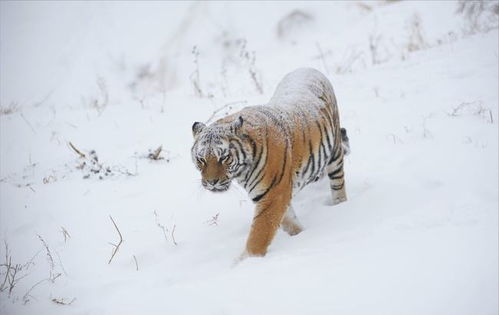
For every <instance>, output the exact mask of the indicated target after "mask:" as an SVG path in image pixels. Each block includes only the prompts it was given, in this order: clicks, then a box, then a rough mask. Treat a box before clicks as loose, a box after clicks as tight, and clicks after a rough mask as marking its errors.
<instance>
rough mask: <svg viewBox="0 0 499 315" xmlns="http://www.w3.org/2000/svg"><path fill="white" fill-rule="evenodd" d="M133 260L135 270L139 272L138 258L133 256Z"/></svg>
mask: <svg viewBox="0 0 499 315" xmlns="http://www.w3.org/2000/svg"><path fill="white" fill-rule="evenodd" d="M133 260H134V261H135V270H137V271H139V263H138V262H137V257H135V255H133Z"/></svg>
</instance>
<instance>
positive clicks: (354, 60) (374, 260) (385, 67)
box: [0, 1, 499, 315]
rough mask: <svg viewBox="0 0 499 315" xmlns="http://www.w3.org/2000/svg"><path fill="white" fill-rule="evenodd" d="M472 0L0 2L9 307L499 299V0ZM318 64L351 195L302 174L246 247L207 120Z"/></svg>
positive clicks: (1, 306)
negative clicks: (334, 105) (282, 221)
mask: <svg viewBox="0 0 499 315" xmlns="http://www.w3.org/2000/svg"><path fill="white" fill-rule="evenodd" d="M460 6H461V3H457V2H450V1H444V2H435V1H421V2H417V1H412V2H397V1H389V2H385V1H379V2H345V3H343V2H329V3H327V2H318V3H313V2H305V3H301V2H273V3H263V2H198V3H186V2H182V3H176V2H140V3H139V2H120V3H114V2H105V3H99V2H90V3H83V2H81V3H80V2H50V3H42V2H1V3H0V9H1V10H0V239H1V240H2V242H1V244H0V285H1V287H0V288H1V289H2V292H0V313H2V314H118V313H120V314H418V315H419V314H452V315H455V314H498V198H499V196H498V195H499V187H498V176H499V175H498V121H499V113H498V98H499V92H498V86H499V82H498V81H499V80H498V77H499V70H498V66H499V63H498V58H499V57H498V50H499V49H498V28H497V26H498V14H499V13H498V12H499V9H498V6H499V3H498V2H497V1H495V2H487V3H485V7H484V8H483V11H480V10H481V9H480V7H479V6H475V7H474V6H473V3H472V2H468V3H467V4H466V5H465V7H464V8H461V7H460ZM460 8H461V9H462V10H460ZM305 66H307V67H315V68H317V69H319V70H320V71H322V72H323V73H324V74H326V75H327V76H328V78H329V79H330V80H331V82H332V83H333V86H334V87H335V91H336V94H337V98H338V102H339V108H340V114H341V121H342V125H343V127H345V128H347V130H348V132H349V136H350V143H351V148H352V154H351V155H350V156H348V158H347V160H346V170H345V171H346V184H347V193H348V196H349V200H348V202H345V203H342V204H340V205H338V206H335V207H331V206H328V205H327V204H328V198H330V193H329V190H328V184H327V181H325V180H324V181H320V182H318V183H316V184H313V185H311V186H309V187H307V188H306V189H305V190H304V191H302V192H301V193H300V195H298V196H297V198H296V199H295V200H294V206H295V211H296V212H297V215H298V217H299V218H300V220H301V222H302V223H303V225H304V227H305V230H304V231H303V232H302V233H301V234H299V235H297V236H294V237H290V236H288V235H287V234H285V233H283V232H281V231H279V232H278V234H277V236H276V238H275V239H274V241H273V243H272V245H271V246H270V248H269V252H268V254H267V255H266V257H264V258H249V259H246V260H244V261H243V262H241V263H239V264H237V265H235V266H234V265H233V262H234V259H235V258H236V257H238V256H239V254H240V253H241V252H242V250H243V247H244V244H245V240H246V237H247V233H248V229H249V225H250V223H251V218H252V215H253V213H252V210H253V205H252V203H251V201H250V200H249V199H248V198H247V195H246V193H245V192H244V191H243V190H242V189H241V188H239V187H237V186H236V185H233V188H231V190H230V191H229V192H227V193H224V194H213V193H210V192H208V191H205V190H204V189H203V188H202V187H201V185H200V180H199V177H200V176H199V174H198V172H197V170H196V169H195V167H194V165H192V162H191V158H190V147H191V145H192V136H191V125H192V123H193V122H194V121H207V120H211V121H212V120H213V118H212V115H213V114H214V113H215V117H221V116H223V115H224V114H226V113H230V112H234V111H237V110H238V109H239V108H242V107H243V106H246V105H249V104H263V103H265V102H266V101H267V100H268V99H269V98H270V96H271V95H272V93H273V90H274V88H275V87H276V85H277V84H278V82H279V80H280V79H281V78H282V77H283V76H284V75H285V74H286V73H288V72H290V71H292V70H294V69H296V68H299V67H305ZM221 108H223V109H221ZM219 109H221V110H219ZM70 142H71V144H72V145H73V146H74V148H75V150H78V151H80V152H81V153H82V154H84V155H85V158H83V157H80V156H79V154H78V153H77V152H76V151H75V150H74V149H72V148H71V147H70V146H69V143H70ZM160 145H161V146H162V151H161V153H160V155H159V157H160V158H162V159H158V160H153V159H150V158H148V157H147V156H148V154H149V153H150V152H153V151H154V150H156V148H158V147H159V146H160ZM92 150H94V151H95V152H94V153H91V151H92ZM153 153H154V152H153ZM95 156H97V157H98V161H96V160H95ZM110 216H111V217H112V219H113V220H114V222H115V223H116V225H117V227H118V229H119V231H120V233H121V234H122V238H123V242H122V243H121V244H120V246H119V250H118V251H117V252H116V253H115V255H114V257H113V258H112V261H111V262H110V263H109V261H110V259H111V255H112V251H113V249H114V246H113V245H111V244H110V243H112V244H115V245H117V244H118V242H119V240H120V238H119V235H118V233H117V230H116V228H115V226H114V225H113V222H112V221H111V218H110ZM6 246H7V250H6ZM9 263H10V267H7V265H9ZM7 270H9V273H8V275H7V274H6V272H7ZM15 272H17V273H16V274H15V275H14V273H15Z"/></svg>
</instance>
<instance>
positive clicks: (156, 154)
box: [147, 145, 163, 161]
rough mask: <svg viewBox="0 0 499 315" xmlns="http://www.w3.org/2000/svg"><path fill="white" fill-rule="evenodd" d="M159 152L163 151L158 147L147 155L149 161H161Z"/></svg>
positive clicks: (161, 147)
mask: <svg viewBox="0 0 499 315" xmlns="http://www.w3.org/2000/svg"><path fill="white" fill-rule="evenodd" d="M161 150H163V146H162V145H160V146H159V147H158V148H157V149H156V150H154V151H153V152H151V153H149V155H148V156H147V157H148V158H149V159H151V160H155V161H157V160H162V159H163V158H162V157H160V156H159V155H160V154H161Z"/></svg>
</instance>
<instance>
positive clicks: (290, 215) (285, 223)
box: [281, 205, 303, 236]
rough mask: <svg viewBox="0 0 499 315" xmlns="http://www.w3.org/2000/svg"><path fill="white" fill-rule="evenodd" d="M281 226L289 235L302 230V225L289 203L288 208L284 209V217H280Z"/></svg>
mask: <svg viewBox="0 0 499 315" xmlns="http://www.w3.org/2000/svg"><path fill="white" fill-rule="evenodd" d="M281 228H282V229H283V230H284V231H286V232H287V233H288V234H289V235H291V236H293V235H296V234H298V233H300V232H301V231H303V227H302V226H301V224H300V222H299V221H298V218H297V217H296V214H295V211H294V210H293V207H292V206H291V205H289V207H288V210H287V211H286V213H285V214H284V217H283V218H282V221H281Z"/></svg>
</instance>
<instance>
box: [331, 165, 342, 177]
mask: <svg viewBox="0 0 499 315" xmlns="http://www.w3.org/2000/svg"><path fill="white" fill-rule="evenodd" d="M342 170H343V169H342V168H341V167H338V168H337V169H335V170H334V171H333V172H331V173H328V174H327V176H328V177H329V178H330V179H333V177H334V176H336V175H338V174H339V173H340V172H341V171H342Z"/></svg>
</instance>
